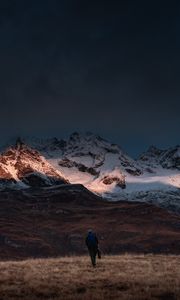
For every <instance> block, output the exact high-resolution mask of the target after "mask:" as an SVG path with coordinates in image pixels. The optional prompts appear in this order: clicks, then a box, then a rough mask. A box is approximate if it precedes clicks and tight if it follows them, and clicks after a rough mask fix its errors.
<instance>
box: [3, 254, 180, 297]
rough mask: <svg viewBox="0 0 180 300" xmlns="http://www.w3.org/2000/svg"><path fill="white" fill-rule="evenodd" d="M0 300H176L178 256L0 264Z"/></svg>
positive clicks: (179, 280)
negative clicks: (93, 261)
mask: <svg viewBox="0 0 180 300" xmlns="http://www.w3.org/2000/svg"><path fill="white" fill-rule="evenodd" d="M0 299H1V300H9V299H11V300H12V299H13V300H16V299H22V300H36V299H49V300H52V299H54V300H59V299H63V300H71V299H77V300H78V299H83V300H90V299H91V300H93V299H100V300H102V299H103V300H104V299H108V300H110V299H121V300H130V299H133V300H134V299H136V300H142V299H144V300H145V299H146V300H148V299H161V300H175V299H180V257H179V256H165V255H121V256H105V257H103V258H102V259H101V260H98V261H97V267H96V268H92V267H91V265H90V261H89V257H87V256H82V257H65V258H58V259H36V260H32V259H31V260H25V261H21V262H11V261H10V262H1V263H0Z"/></svg>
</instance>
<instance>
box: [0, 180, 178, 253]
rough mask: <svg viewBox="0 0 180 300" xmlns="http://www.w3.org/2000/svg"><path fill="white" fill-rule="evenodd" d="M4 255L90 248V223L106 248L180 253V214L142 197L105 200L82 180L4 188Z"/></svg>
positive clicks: (0, 241)
mask: <svg viewBox="0 0 180 300" xmlns="http://www.w3.org/2000/svg"><path fill="white" fill-rule="evenodd" d="M0 206H1V210H0V247H1V251H0V258H1V259H18V258H25V257H49V256H53V257H54V256H58V255H67V254H83V253H86V247H85V244H84V238H85V235H86V232H87V229H88V228H93V229H95V230H96V232H97V234H98V237H99V240H100V245H101V249H102V251H103V252H104V253H108V254H111V253H113V254H116V253H124V252H135V253H148V252H153V253H176V254H180V216H178V215H175V214H171V213H169V212H167V211H166V210H164V209H162V208H159V207H155V206H152V205H148V204H145V203H138V202H116V203H112V202H111V203H110V202H105V201H103V200H102V199H101V198H99V197H97V196H95V195H93V194H92V193H91V192H89V191H88V190H87V189H85V188H84V187H83V186H81V185H64V186H61V187H60V186H59V187H56V188H44V189H36V190H35V189H27V190H24V191H8V190H7V191H3V192H1V194H0Z"/></svg>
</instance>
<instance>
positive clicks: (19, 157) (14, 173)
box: [0, 139, 68, 188]
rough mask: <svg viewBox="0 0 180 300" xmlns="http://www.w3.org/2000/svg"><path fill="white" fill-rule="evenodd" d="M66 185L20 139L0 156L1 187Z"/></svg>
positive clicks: (48, 165)
mask: <svg viewBox="0 0 180 300" xmlns="http://www.w3.org/2000/svg"><path fill="white" fill-rule="evenodd" d="M65 183H68V180H66V179H65V178H64V177H63V175H62V174H61V173H60V172H59V171H57V170H55V169H54V168H53V167H52V166H51V165H50V164H49V163H48V162H47V161H46V159H45V158H44V157H43V156H41V155H40V153H39V152H38V151H37V150H35V149H32V148H30V147H28V146H27V145H26V144H24V143H23V142H22V141H21V140H20V139H18V140H17V141H16V144H15V145H14V146H11V147H9V148H8V149H7V150H6V151H5V152H3V153H2V154H1V155H0V186H1V187H16V188H27V187H39V186H49V185H56V184H65Z"/></svg>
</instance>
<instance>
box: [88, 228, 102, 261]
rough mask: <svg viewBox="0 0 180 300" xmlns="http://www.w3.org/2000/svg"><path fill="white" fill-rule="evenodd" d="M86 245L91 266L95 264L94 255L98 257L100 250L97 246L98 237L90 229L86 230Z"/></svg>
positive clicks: (99, 256)
mask: <svg viewBox="0 0 180 300" xmlns="http://www.w3.org/2000/svg"><path fill="white" fill-rule="evenodd" d="M86 246H87V248H88V251H89V256H90V258H91V263H92V266H93V267H95V266H96V255H98V258H101V252H100V250H99V247H98V238H97V236H96V233H95V232H93V231H92V230H91V229H89V230H88V234H87V237H86Z"/></svg>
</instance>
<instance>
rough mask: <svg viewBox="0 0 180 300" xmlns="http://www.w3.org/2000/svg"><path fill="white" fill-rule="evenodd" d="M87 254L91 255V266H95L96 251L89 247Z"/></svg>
mask: <svg viewBox="0 0 180 300" xmlns="http://www.w3.org/2000/svg"><path fill="white" fill-rule="evenodd" d="M89 255H90V257H91V263H92V265H93V267H95V265H96V252H95V251H94V249H89Z"/></svg>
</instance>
